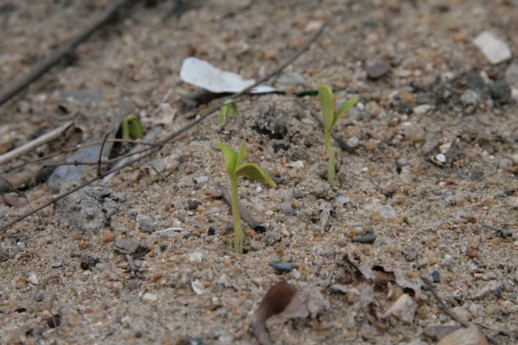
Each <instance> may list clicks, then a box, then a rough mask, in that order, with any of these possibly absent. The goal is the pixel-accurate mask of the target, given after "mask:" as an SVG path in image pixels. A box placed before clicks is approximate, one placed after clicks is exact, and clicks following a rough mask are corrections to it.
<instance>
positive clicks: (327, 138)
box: [318, 84, 359, 184]
mask: <svg viewBox="0 0 518 345" xmlns="http://www.w3.org/2000/svg"><path fill="white" fill-rule="evenodd" d="M318 96H319V98H320V107H321V108H322V114H323V117H324V144H325V146H326V150H327V152H328V154H329V161H328V164H327V180H328V181H329V183H330V184H333V183H334V181H335V176H336V163H335V158H336V151H335V149H334V148H333V147H332V146H331V131H332V130H333V127H334V125H335V124H336V122H337V121H338V120H339V119H340V118H341V117H342V116H344V115H345V113H347V112H348V111H349V110H350V109H351V108H352V107H353V106H354V105H355V104H356V103H358V100H359V99H358V97H357V96H354V97H352V98H349V99H348V100H347V101H346V102H344V103H343V104H342V105H341V106H340V107H339V108H338V110H337V111H335V97H334V95H333V91H332V90H331V88H330V87H329V85H326V84H322V85H320V89H319V90H318Z"/></svg>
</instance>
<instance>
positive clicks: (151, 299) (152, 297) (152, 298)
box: [142, 292, 158, 303]
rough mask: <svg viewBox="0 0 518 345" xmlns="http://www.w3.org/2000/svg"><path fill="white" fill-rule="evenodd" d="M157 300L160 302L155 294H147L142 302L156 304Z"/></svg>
mask: <svg viewBox="0 0 518 345" xmlns="http://www.w3.org/2000/svg"><path fill="white" fill-rule="evenodd" d="M157 300H158V296H157V295H155V294H152V293H150V292H146V293H145V294H144V295H143V296H142V302H144V303H153V302H156V301H157Z"/></svg>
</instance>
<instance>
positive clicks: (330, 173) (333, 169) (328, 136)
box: [324, 131, 336, 184]
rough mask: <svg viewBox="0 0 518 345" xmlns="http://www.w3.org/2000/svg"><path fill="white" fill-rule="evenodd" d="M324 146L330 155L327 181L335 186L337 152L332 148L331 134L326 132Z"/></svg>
mask: <svg viewBox="0 0 518 345" xmlns="http://www.w3.org/2000/svg"><path fill="white" fill-rule="evenodd" d="M324 144H325V146H326V149H327V152H328V154H329V160H328V162H327V181H328V182H329V183H330V184H333V183H334V182H335V176H336V163H335V159H336V151H335V149H334V148H333V147H332V146H331V132H330V131H325V132H324Z"/></svg>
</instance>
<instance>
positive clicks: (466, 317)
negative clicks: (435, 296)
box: [451, 307, 471, 322]
mask: <svg viewBox="0 0 518 345" xmlns="http://www.w3.org/2000/svg"><path fill="white" fill-rule="evenodd" d="M451 311H452V312H453V313H455V314H456V315H457V316H458V317H459V319H460V320H462V321H465V322H470V321H471V314H470V313H469V311H467V310H466V309H464V308H463V307H455V308H453V309H452V310H451Z"/></svg>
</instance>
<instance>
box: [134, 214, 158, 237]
mask: <svg viewBox="0 0 518 345" xmlns="http://www.w3.org/2000/svg"><path fill="white" fill-rule="evenodd" d="M137 224H138V227H139V228H140V230H142V231H143V232H147V233H151V232H153V230H154V229H155V222H154V221H153V219H151V217H150V216H148V215H146V214H141V213H139V214H138V215H137Z"/></svg>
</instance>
